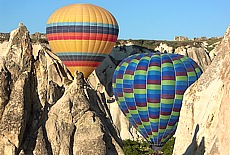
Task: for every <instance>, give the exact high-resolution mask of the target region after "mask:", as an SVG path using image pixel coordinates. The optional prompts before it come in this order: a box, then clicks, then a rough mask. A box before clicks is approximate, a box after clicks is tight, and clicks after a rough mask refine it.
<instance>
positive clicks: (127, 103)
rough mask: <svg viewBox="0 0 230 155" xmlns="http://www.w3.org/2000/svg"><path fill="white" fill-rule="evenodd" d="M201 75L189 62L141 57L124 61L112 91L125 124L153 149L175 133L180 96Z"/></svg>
mask: <svg viewBox="0 0 230 155" xmlns="http://www.w3.org/2000/svg"><path fill="white" fill-rule="evenodd" d="M201 74H202V70H201V69H200V67H199V66H198V65H197V64H196V62H195V61H193V60H192V59H191V58H188V57H186V56H182V55H179V54H160V53H144V54H135V55H132V56H129V57H128V58H126V59H124V60H123V61H122V62H121V63H120V64H119V65H118V66H117V68H116V70H115V72H114V75H113V91H114V95H115V97H116V100H117V102H118V104H119V107H120V109H121V110H122V112H123V113H124V114H125V116H126V117H127V118H128V120H129V122H130V123H131V124H132V125H133V126H134V127H135V128H136V129H137V130H138V131H139V132H140V133H141V135H142V136H143V137H144V138H145V139H146V140H147V141H148V142H149V143H150V144H151V145H153V146H155V147H162V146H163V145H164V144H165V143H166V142H167V141H168V140H169V139H170V138H171V137H172V136H173V134H174V133H175V131H176V128H177V124H178V120H179V115H180V109H181V105H182V99H183V94H184V92H185V90H186V89H187V88H188V87H189V86H190V85H191V84H193V83H194V82H195V81H196V80H197V79H198V78H199V77H200V75H201Z"/></svg>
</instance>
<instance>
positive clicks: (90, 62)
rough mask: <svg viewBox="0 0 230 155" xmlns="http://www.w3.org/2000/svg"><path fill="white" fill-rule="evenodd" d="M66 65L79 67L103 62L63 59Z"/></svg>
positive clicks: (92, 65) (93, 65) (94, 65)
mask: <svg viewBox="0 0 230 155" xmlns="http://www.w3.org/2000/svg"><path fill="white" fill-rule="evenodd" d="M62 62H63V64H64V65H66V66H67V67H68V66H71V67H77V66H89V67H97V66H98V65H100V63H101V62H94V61H62Z"/></svg>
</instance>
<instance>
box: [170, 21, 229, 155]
mask: <svg viewBox="0 0 230 155" xmlns="http://www.w3.org/2000/svg"><path fill="white" fill-rule="evenodd" d="M215 50H216V51H218V53H217V55H216V57H215V59H214V60H213V61H212V63H211V65H210V66H209V67H208V68H207V69H206V71H205V72H204V73H203V75H202V76H201V77H200V79H199V80H198V81H197V82H196V83H195V84H194V85H192V86H191V87H190V88H189V89H188V90H187V91H186V93H185V96H184V100H183V106H182V109H181V115H180V120H179V125H178V129H177V132H176V141H175V145H174V152H173V154H175V155H181V154H185V155H190V154H207V155H208V154H211V155H219V154H222V155H228V154H230V149H229V148H230V147H229V144H230V137H229V135H230V132H229V127H230V125H229V118H230V108H229V101H230V94H229V90H230V66H229V63H230V25H229V27H228V29H227V31H226V33H225V36H224V38H223V40H222V41H221V44H220V45H219V46H218V47H217V48H216V49H215Z"/></svg>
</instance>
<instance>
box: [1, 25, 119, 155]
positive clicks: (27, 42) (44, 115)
mask: <svg viewBox="0 0 230 155" xmlns="http://www.w3.org/2000/svg"><path fill="white" fill-rule="evenodd" d="M0 50H1V57H0V85H1V86H0V139H1V141H0V154H3V155H4V154H7V155H17V154H20V155H23V154H35V155H36V154H39V155H40V154H50V155H51V154H53V155H56V154H73V155H74V154H77V155H80V154H82V155H83V154H84V155H87V154H98V155H102V154H111V155H113V154H114V155H116V154H121V155H122V154H123V151H122V149H121V146H122V143H121V139H120V138H119V135H118V133H117V130H116V129H115V127H114V124H113V123H112V121H111V120H110V119H109V117H107V115H106V113H104V111H103V109H101V108H104V107H103V105H102V107H101V106H99V105H98V102H99V101H98V100H93V99H92V98H90V96H89V95H87V93H86V92H89V91H92V92H94V90H93V89H92V88H91V87H89V86H87V85H86V84H85V82H84V80H83V76H82V74H81V73H76V75H75V76H74V78H73V77H72V75H70V74H69V71H68V70H67V69H66V68H65V66H64V65H63V64H62V63H61V61H60V60H59V59H58V57H56V56H55V55H54V54H53V53H52V52H51V50H50V49H49V48H48V46H46V45H43V44H39V43H37V44H36V45H34V44H32V41H31V38H30V36H29V32H28V30H27V28H26V27H25V26H24V25H23V24H20V25H19V27H18V28H17V29H16V30H14V31H12V32H11V34H10V39H9V42H7V45H4V48H1V49H0ZM95 96H97V95H95Z"/></svg>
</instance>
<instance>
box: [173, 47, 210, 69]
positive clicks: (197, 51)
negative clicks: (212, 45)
mask: <svg viewBox="0 0 230 155" xmlns="http://www.w3.org/2000/svg"><path fill="white" fill-rule="evenodd" d="M174 53H176V54H181V55H185V56H187V57H190V58H192V59H193V60H194V61H195V62H196V63H197V64H198V65H199V66H200V67H201V68H202V70H203V71H205V70H206V69H207V67H208V66H209V65H210V63H211V59H210V57H209V55H208V53H207V51H206V49H205V48H201V47H190V46H188V47H184V46H181V47H178V48H176V49H175V51H174Z"/></svg>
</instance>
